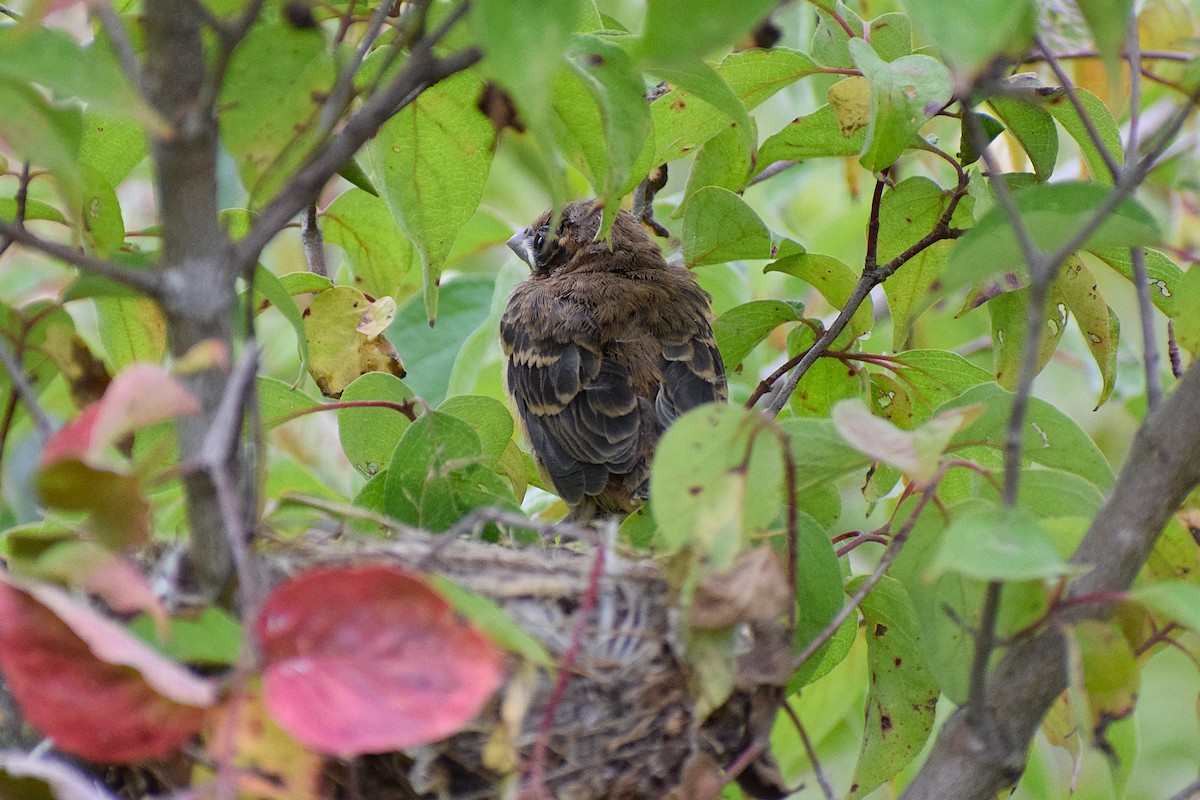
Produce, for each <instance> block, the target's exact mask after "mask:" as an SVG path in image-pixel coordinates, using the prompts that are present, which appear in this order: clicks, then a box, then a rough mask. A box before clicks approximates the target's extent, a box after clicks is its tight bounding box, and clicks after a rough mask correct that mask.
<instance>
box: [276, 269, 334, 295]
mask: <svg viewBox="0 0 1200 800" xmlns="http://www.w3.org/2000/svg"><path fill="white" fill-rule="evenodd" d="M271 274H272V275H274V273H271ZM276 280H278V281H279V285H280V286H281V287H283V291H285V292H287V294H288V296H289V297H295V296H296V295H298V294H320V293H321V292H324V291H328V290H329V289H332V288H333V281H331V280H329V278H326V277H325V276H324V275H318V274H316V273H315V272H288V273H285V274H283V275H279V276H277V277H276Z"/></svg>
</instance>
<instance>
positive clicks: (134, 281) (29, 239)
mask: <svg viewBox="0 0 1200 800" xmlns="http://www.w3.org/2000/svg"><path fill="white" fill-rule="evenodd" d="M0 236H3V237H4V238H5V239H11V240H12V241H14V242H16V243H17V244H21V245H24V246H26V247H29V248H32V249H34V250H37V251H39V252H42V253H45V254H46V255H48V256H50V257H52V258H57V259H58V260H59V261H64V262H66V263H68V264H70V265H72V266H75V267H78V268H79V269H81V270H83V271H84V272H90V273H91V274H93V275H99V276H100V277H102V278H108V279H109V280H111V281H115V282H117V283H120V284H122V285H124V286H128V287H130V288H132V289H137V290H138V291H139V292H142V293H143V294H146V295H149V296H150V297H155V298H157V297H158V296H159V295H160V294H161V292H162V276H161V275H160V274H159V273H158V272H156V271H154V270H142V269H130V268H129V267H125V266H122V265H120V264H117V263H115V262H112V261H106V260H105V259H102V258H96V257H95V256H89V255H88V254H87V253H84V252H82V251H80V250H76V249H75V248H73V247H68V246H66V245H64V244H59V243H58V242H52V241H49V240H47V239H42V238H41V237H39V236H35V235H34V234H32V233H30V232H29V231H27V230H25V228H23V227H21V226H19V225H14V224H12V223H11V222H4V221H2V220H0Z"/></svg>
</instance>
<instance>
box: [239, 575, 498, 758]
mask: <svg viewBox="0 0 1200 800" xmlns="http://www.w3.org/2000/svg"><path fill="white" fill-rule="evenodd" d="M256 631H257V634H258V637H259V641H260V643H261V645H262V649H263V658H264V671H263V695H264V698H265V700H266V705H267V708H268V709H269V711H270V713H271V716H272V717H273V718H274V719H275V720H276V721H278V722H279V723H280V724H281V725H282V726H283V727H284V728H285V729H287V731H288V732H289V733H290V734H291V735H292V736H294V737H296V738H297V739H298V740H300V741H301V742H304V743H305V744H308V745H309V746H311V747H315V748H317V749H318V750H322V751H324V752H327V753H331V754H335V755H338V756H342V757H349V756H353V755H359V754H362V753H374V752H385V751H388V750H397V749H400V748H403V747H411V746H413V745H417V744H425V743H428V742H433V741H437V740H438V739H441V738H444V737H446V736H449V735H450V734H452V733H455V732H456V731H458V730H460V729H461V728H462V727H463V726H465V725H466V724H467V723H468V722H470V720H471V719H472V718H473V717H474V716H475V715H476V714H477V713H478V712H479V710H480V709H481V708H482V707H483V704H484V703H485V702H486V701H487V699H488V698H489V697H490V696H491V695H492V692H494V691H495V689H496V687H497V686H499V684H500V681H501V679H502V678H503V675H504V656H503V655H502V654H501V652H500V651H499V650H498V649H496V647H495V645H493V644H492V643H491V642H490V641H488V639H487V638H486V637H484V636H483V635H482V634H480V633H479V632H478V631H477V630H476V629H475V628H473V627H471V626H469V625H467V624H466V623H464V622H462V621H461V620H460V619H459V618H458V617H457V616H456V615H455V612H454V609H453V607H452V606H451V605H450V604H449V603H447V602H446V601H445V600H444V599H442V598H441V597H440V596H438V595H437V594H436V593H435V592H433V591H432V590H431V589H430V588H429V587H428V586H427V585H426V584H425V583H424V582H423V581H421V580H419V579H418V578H416V577H415V576H413V575H411V574H409V573H407V572H405V571H403V570H400V569H397V568H395V567H388V566H380V565H367V566H356V567H343V568H333V569H317V570H311V571H309V572H307V573H304V574H301V575H299V576H297V577H295V578H292V579H291V580H289V581H288V582H287V583H285V584H283V585H282V586H280V587H279V588H278V589H276V590H275V591H274V592H273V593H272V594H271V596H270V597H269V598H267V601H266V603H265V605H264V607H263V610H262V613H261V614H260V615H259V618H258V620H257V623H256Z"/></svg>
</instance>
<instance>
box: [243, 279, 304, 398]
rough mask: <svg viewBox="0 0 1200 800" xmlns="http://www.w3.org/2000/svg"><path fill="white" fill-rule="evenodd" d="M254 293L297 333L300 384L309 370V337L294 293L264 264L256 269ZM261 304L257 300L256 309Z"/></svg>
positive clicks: (298, 377)
mask: <svg viewBox="0 0 1200 800" xmlns="http://www.w3.org/2000/svg"><path fill="white" fill-rule="evenodd" d="M318 277H319V276H318ZM254 292H255V294H258V295H261V296H262V297H263V298H264V299H265V300H267V301H268V302H269V303H270V304H271V305H273V306H275V308H276V309H278V310H279V313H280V314H282V315H283V318H284V319H286V320H287V321H288V324H289V325H291V326H292V330H293V331H295V333H296V352H297V353H298V354H299V356H300V374H299V375H298V376H297V377H296V382H297V383H299V382H300V380H301V378H303V376H304V373H305V371H306V370H307V369H308V335H307V333H306V332H305V329H304V317H303V316H302V315H301V313H300V308H299V306H297V305H296V301H295V300H293V299H292V294H293V293H292V292H289V291H288V289H287V288H286V287H285V286H284V285H283V282H282V281H280V280H279V278H278V277H276V276H275V273H274V272H271V271H270V270H269V269H267V268H266V267H264V266H263V265H262V264H258V265H257V266H255V268H254ZM260 302H261V301H258V300H256V302H255V304H254V305H255V307H256V308H257V307H258V306H259V305H260Z"/></svg>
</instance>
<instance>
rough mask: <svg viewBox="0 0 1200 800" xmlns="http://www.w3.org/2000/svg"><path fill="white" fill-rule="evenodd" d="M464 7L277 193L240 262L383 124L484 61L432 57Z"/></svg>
mask: <svg viewBox="0 0 1200 800" xmlns="http://www.w3.org/2000/svg"><path fill="white" fill-rule="evenodd" d="M465 8H466V6H465V4H464V5H462V6H460V7H459V9H460V10H459V11H457V12H454V13H451V15H450V17H449V18H448V19H447V20H446V21H445V22H444V23H443V24H442V27H441V28H439V29H438V30H437V31H435V32H433V33H431V34H430V35H428V36H426V37H423V38H422V39H420V40H419V41H418V42H417V43H416V44H415V45H414V46H413V51H412V53H411V55H410V56H409V59H408V64H407V65H406V66H405V68H404V70H403V71H402V72H401V73H400V74H399V75H397V76H396V77H395V78H394V79H393V80H392V82H391V83H390V84H388V85H387V86H386V87H385V88H383V89H382V90H381V91H379V92H378V93H376V94H375V95H373V96H372V97H371V98H370V99H369V100H367V101H366V102H365V103H364V104H363V106H362V108H360V109H359V110H358V111H357V112H356V113H355V114H354V115H353V116H352V117H350V119H349V120H348V121H347V122H346V124H345V126H344V127H343V128H342V130H341V131H339V132H338V134H337V135H336V136H334V137H333V139H331V140H330V141H329V143H328V144H327V145H325V147H324V148H322V149H321V150H319V151H318V152H317V153H316V154H315V155H314V156H313V157H312V158H311V159H310V160H309V162H308V163H307V164H306V165H305V166H304V168H303V169H301V170H300V171H299V172H298V173H296V175H295V176H293V177H292V179H291V180H289V181H288V183H287V185H285V186H284V187H283V188H282V189H281V190H280V191H279V193H278V194H277V195H276V196H275V198H274V199H272V200H271V201H270V202H269V203H267V205H266V206H265V207H264V208H263V210H262V213H261V214H260V215H259V216H258V218H257V219H256V220H255V222H254V225H253V226H252V227H251V228H250V232H249V233H247V234H246V236H245V238H243V239H241V240H240V241H238V242H237V243H236V244H235V260H236V261H237V263H241V264H245V263H251V262H253V261H255V260H256V259H257V258H258V254H259V252H261V251H262V249H263V247H265V246H266V245H267V243H268V242H269V241H271V239H273V238H274V237H275V235H276V234H278V233H279V231H281V230H283V228H284V227H285V226H286V225H287V224H288V223H289V222H290V221H291V220H292V218H293V217H295V216H296V215H297V214H299V213H300V212H301V211H303V210H304V208H305V207H307V206H308V205H309V204H311V203H312V202H314V201H315V200H316V198H317V195H318V194H319V193H320V191H321V189H322V187H324V186H325V183H326V182H327V181H328V180H329V179H330V178H332V177H333V176H334V175H336V174H337V171H338V170H339V169H341V168H342V167H343V166H344V165H345V164H346V162H347V161H349V160H350V159H351V158H353V156H354V154H355V153H356V152H358V150H359V148H361V147H362V146H363V145H364V144H366V142H367V141H368V140H369V139H370V138H371V137H373V136H374V135H375V134H376V133H378V132H379V129H380V128H381V127H383V124H384V123H385V122H387V121H388V120H389V119H391V118H392V116H393V115H395V114H396V113H397V112H398V111H400V110H401V109H402V108H404V107H405V106H407V105H408V104H409V103H411V102H412V101H413V100H415V99H416V98H417V97H418V96H419V95H420V93H421V92H423V91H425V90H426V89H428V88H429V87H430V86H433V85H434V84H436V83H437V82H438V81H441V80H444V79H446V78H448V77H450V76H451V75H454V74H456V73H458V72H462V71H463V70H465V69H467V68H468V67H470V66H472V65H474V64H476V63H477V62H478V61H479V59H480V58H481V57H482V54H481V53H480V51H479V50H478V49H477V48H474V47H471V48H467V49H465V50H459V51H458V52H455V53H452V54H451V55H448V56H445V57H439V56H436V55H434V54H433V47H434V45H435V44H436V43H437V42H438V41H439V40H440V39H441V38H442V37H443V36H445V34H446V32H447V31H448V30H449V28H450V27H451V26H452V25H453V23H454V22H456V21H457V20H458V19H459V18H460V17H461V15H462V13H465Z"/></svg>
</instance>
